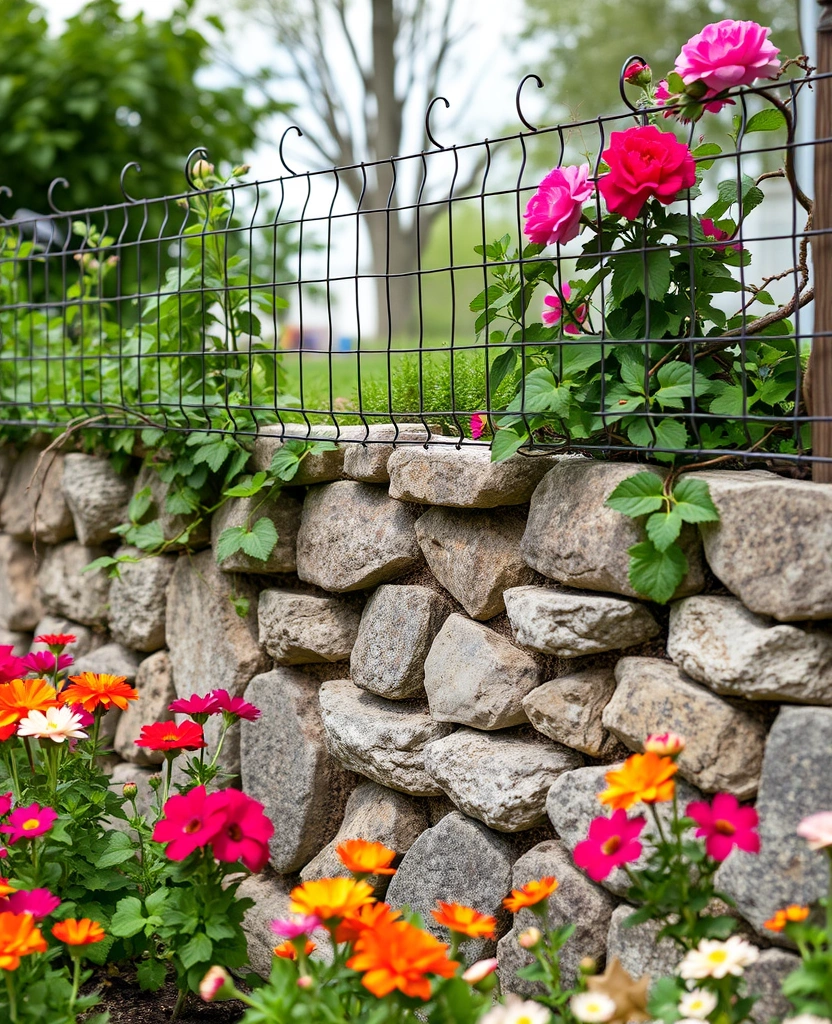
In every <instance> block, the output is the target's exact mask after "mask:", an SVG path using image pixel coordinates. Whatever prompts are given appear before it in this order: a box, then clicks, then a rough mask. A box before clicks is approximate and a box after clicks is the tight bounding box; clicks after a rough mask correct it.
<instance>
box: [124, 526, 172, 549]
mask: <svg viewBox="0 0 832 1024" xmlns="http://www.w3.org/2000/svg"><path fill="white" fill-rule="evenodd" d="M124 539H125V540H126V541H127V543H128V544H133V545H134V546H135V547H137V548H141V549H142V551H151V550H152V549H153V548H158V547H160V546H161V545H162V544H164V543H165V533H164V530H163V529H162V524H161V523H160V522H159V520H158V519H151V520H150V522H149V523H143V524H142V525H141V526H133V527H131V528H130V529H129V530H128V531H127V533H126V534H125V537H124Z"/></svg>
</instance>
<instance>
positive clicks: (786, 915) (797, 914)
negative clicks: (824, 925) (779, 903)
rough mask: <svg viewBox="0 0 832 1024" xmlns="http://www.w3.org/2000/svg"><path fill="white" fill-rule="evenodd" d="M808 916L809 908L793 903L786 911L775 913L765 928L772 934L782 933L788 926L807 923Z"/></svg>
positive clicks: (765, 924)
mask: <svg viewBox="0 0 832 1024" xmlns="http://www.w3.org/2000/svg"><path fill="white" fill-rule="evenodd" d="M808 916H809V908H808V907H801V906H800V904H798V903H792V904H791V905H790V906H788V907H786V908H785V910H777V911H775V913H774V916H773V917H771V918H769V920H768V921H766V922H765V923H764V924H763V928H768V930H769V931H770V932H782V931H783V929H784V928H785V927H786V925H787V924H790V923H791V922H799V921H805V920H806V918H807V917H808Z"/></svg>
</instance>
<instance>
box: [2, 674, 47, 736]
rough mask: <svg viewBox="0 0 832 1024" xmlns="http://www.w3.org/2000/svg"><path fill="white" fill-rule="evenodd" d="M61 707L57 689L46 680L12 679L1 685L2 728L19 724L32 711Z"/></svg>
mask: <svg viewBox="0 0 832 1024" xmlns="http://www.w3.org/2000/svg"><path fill="white" fill-rule="evenodd" d="M59 705H60V701H59V700H58V695H57V693H56V692H55V687H54V686H50V685H49V683H47V681H46V680H45V679H12V680H11V682H8V683H3V684H2V685H0V728H2V727H3V726H6V725H10V724H12V723H15V722H19V721H20V720H21V718H25V717H26V716H27V715H28V714H29V712H30V711H47V710H48V709H49V708H56V707H58V706H59Z"/></svg>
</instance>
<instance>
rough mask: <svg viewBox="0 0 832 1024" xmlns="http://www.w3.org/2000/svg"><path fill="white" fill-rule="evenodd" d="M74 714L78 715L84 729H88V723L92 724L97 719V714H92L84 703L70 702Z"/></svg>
mask: <svg viewBox="0 0 832 1024" xmlns="http://www.w3.org/2000/svg"><path fill="white" fill-rule="evenodd" d="M69 707H70V709H71V711H72V713H73V715H77V716H78V718H79V720H80V723H79V724H80V726H81V728H82V729H86V727H87V726H88V725H92V723H93V722H94V721H95V715H93V714H90V712H89V711H87V709H86V708H85V707H84V705H83V704H70V705H69Z"/></svg>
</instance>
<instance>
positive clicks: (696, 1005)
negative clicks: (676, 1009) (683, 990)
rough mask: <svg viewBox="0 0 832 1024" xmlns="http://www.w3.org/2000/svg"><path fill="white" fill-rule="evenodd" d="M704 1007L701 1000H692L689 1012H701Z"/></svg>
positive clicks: (689, 1004)
mask: <svg viewBox="0 0 832 1024" xmlns="http://www.w3.org/2000/svg"><path fill="white" fill-rule="evenodd" d="M703 1005H704V1004H703V1002H702V1000H701V999H691V1001H690V1002H689V1003H688V1010H701V1009H702V1007H703Z"/></svg>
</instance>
